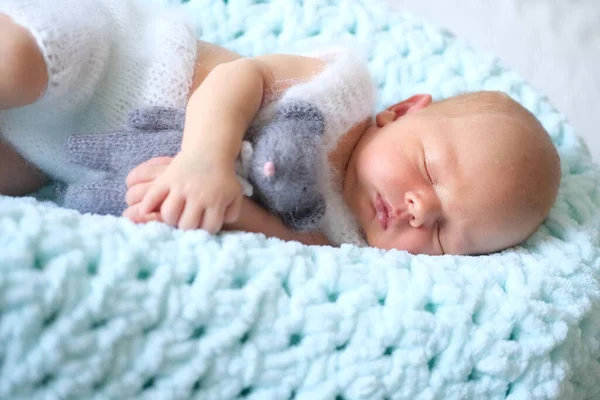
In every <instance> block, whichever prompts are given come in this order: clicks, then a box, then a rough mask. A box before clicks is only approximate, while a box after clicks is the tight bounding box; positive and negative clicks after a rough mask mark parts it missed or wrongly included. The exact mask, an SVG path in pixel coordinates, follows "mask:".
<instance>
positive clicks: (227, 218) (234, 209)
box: [223, 196, 243, 224]
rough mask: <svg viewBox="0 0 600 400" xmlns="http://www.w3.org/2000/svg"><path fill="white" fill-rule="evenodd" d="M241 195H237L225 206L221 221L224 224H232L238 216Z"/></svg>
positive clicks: (240, 206)
mask: <svg viewBox="0 0 600 400" xmlns="http://www.w3.org/2000/svg"><path fill="white" fill-rule="evenodd" d="M242 199H243V197H242V196H237V197H236V198H235V199H234V200H233V202H232V203H231V204H230V205H229V206H228V207H227V210H226V211H225V215H224V216H223V222H224V223H226V224H233V223H234V222H235V221H237V220H238V218H239V217H240V210H241V208H242Z"/></svg>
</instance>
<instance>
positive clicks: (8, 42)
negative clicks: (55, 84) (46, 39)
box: [0, 13, 48, 110]
mask: <svg viewBox="0 0 600 400" xmlns="http://www.w3.org/2000/svg"><path fill="white" fill-rule="evenodd" d="M47 83H48V72H47V70H46V62H45V61H44V56H43V55H42V52H41V51H40V48H39V47H38V45H37V42H36V41H35V39H34V37H33V36H32V35H31V33H30V32H29V31H28V30H27V29H25V28H23V27H22V26H21V25H18V24H16V23H14V22H13V21H12V20H11V19H10V18H9V17H7V16H6V15H4V14H1V13H0V110H1V109H8V108H14V107H21V106H25V105H28V104H31V103H33V102H35V101H36V100H37V99H38V98H39V97H40V96H41V95H42V92H43V91H44V89H45V87H46V85H47Z"/></svg>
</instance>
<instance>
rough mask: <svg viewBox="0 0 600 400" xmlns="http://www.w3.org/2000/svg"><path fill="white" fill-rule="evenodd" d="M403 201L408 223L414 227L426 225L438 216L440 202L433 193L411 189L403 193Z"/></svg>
mask: <svg viewBox="0 0 600 400" xmlns="http://www.w3.org/2000/svg"><path fill="white" fill-rule="evenodd" d="M404 201H405V203H406V207H407V210H408V218H409V223H410V225H411V226H412V227H414V228H419V227H421V226H423V225H427V224H429V223H431V222H433V221H435V220H437V219H438V218H439V216H440V211H441V208H440V203H439V201H438V200H437V197H436V196H435V195H433V194H429V193H423V192H418V191H411V192H407V193H406V194H405V195H404Z"/></svg>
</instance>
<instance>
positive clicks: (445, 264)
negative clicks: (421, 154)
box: [0, 0, 600, 400]
mask: <svg viewBox="0 0 600 400" xmlns="http://www.w3.org/2000/svg"><path fill="white" fill-rule="evenodd" d="M148 1H150V0H148ZM153 2H155V3H164V4H169V3H173V1H170V0H153ZM183 7H184V10H185V14H186V15H187V16H188V18H189V20H190V21H191V23H192V24H194V26H195V27H196V28H197V32H198V36H199V37H200V38H202V39H204V40H207V41H210V42H214V43H217V44H222V45H225V46H227V47H229V48H231V49H233V50H236V51H239V52H241V53H243V54H246V55H254V54H261V53H274V52H285V51H291V50H292V49H294V50H295V49H298V48H305V49H311V48H315V47H316V46H317V44H319V43H320V44H322V43H335V44H338V45H339V44H346V45H348V44H351V45H352V46H353V47H354V48H356V49H357V50H359V51H363V52H364V53H365V54H366V55H367V56H368V59H369V67H370V69H371V72H372V74H373V76H374V79H375V82H376V83H377V85H378V87H379V94H380V99H379V105H380V106H384V105H387V104H392V103H394V102H396V101H398V100H399V99H401V98H405V97H408V96H409V95H411V94H414V93H417V92H429V93H432V94H433V95H434V97H435V98H438V99H439V98H443V97H447V96H450V95H453V94H456V93H459V92H462V91H467V90H478V89H489V90H503V91H505V92H507V93H508V94H509V95H511V96H512V97H513V98H515V99H516V100H518V101H520V102H521V103H522V104H523V105H525V106H526V107H527V108H529V109H530V110H531V111H532V112H534V113H535V114H536V115H537V116H538V118H539V119H540V120H541V121H542V123H543V124H544V126H545V127H546V128H547V129H548V131H549V133H550V135H551V136H552V139H553V141H554V143H555V144H556V146H557V148H558V149H559V151H560V153H561V157H562V168H563V181H562V185H561V189H560V193H559V198H558V201H557V204H556V206H555V207H554V208H553V210H552V211H551V213H550V216H549V218H548V220H547V221H546V222H545V224H544V225H543V226H542V227H541V228H540V230H539V231H538V232H537V233H536V234H535V235H534V236H533V237H532V238H531V239H530V240H529V241H528V242H527V243H525V244H524V245H523V246H519V247H517V248H514V249H509V250H506V251H504V252H502V253H500V254H494V255H490V256H485V257H451V256H444V257H428V256H411V255H408V254H406V253H404V252H398V251H390V252H385V251H381V250H377V249H358V248H355V247H352V246H342V247H341V248H339V249H334V248H327V247H306V246H302V245H300V244H298V243H284V242H281V241H279V240H275V239H270V240H268V239H265V238H264V237H263V236H262V235H255V234H243V233H230V234H224V235H220V236H211V235H208V234H207V233H206V232H203V231H195V232H181V231H177V230H174V229H171V228H168V227H166V226H164V225H161V224H156V223H154V224H149V225H144V226H136V225H134V224H132V223H130V222H128V221H126V220H124V219H119V218H113V217H100V216H92V215H80V214H77V213H75V212H73V211H69V210H62V209H59V208H57V207H55V206H53V205H51V204H46V203H41V202H37V201H35V200H33V199H14V198H8V197H0V249H2V250H1V251H0V398H3V399H8V398H11V399H12V398H23V399H25V398H26V399H38V398H39V399H41V398H44V399H46V398H72V399H81V398H96V399H123V398H142V399H188V398H197V399H203V400H204V399H218V400H223V399H238V398H248V399H292V398H293V399H297V400H302V399H310V400H315V399H346V400H350V399H391V398H394V399H487V398H509V399H525V398H535V399H597V398H599V396H600V383H599V382H600V364H599V360H600V284H599V277H600V270H599V269H600V257H599V248H600V240H599V239H600V234H599V232H598V226H600V194H599V190H600V189H599V188H600V170H599V168H598V167H597V166H596V165H594V164H593V163H592V161H591V159H590V156H589V154H588V152H587V150H586V148H585V146H584V145H583V143H582V142H581V140H580V139H578V138H577V136H576V135H575V134H574V133H573V131H572V128H571V125H570V124H569V123H568V122H567V121H566V120H565V118H564V117H563V116H562V115H561V114H560V113H559V112H557V111H556V110H555V109H554V108H553V107H552V105H551V104H549V102H548V101H547V99H546V98H545V97H543V96H541V95H540V94H538V92H537V91H536V90H534V89H533V88H532V87H531V86H530V85H529V84H527V83H526V82H524V81H523V79H522V78H521V77H520V76H519V75H518V74H517V73H516V72H514V71H512V70H510V69H508V68H506V67H504V66H503V65H502V63H501V62H499V61H498V59H496V58H495V57H494V56H493V55H490V54H487V53H482V52H478V51H475V50H473V49H471V48H469V47H468V46H466V45H465V44H464V43H463V42H462V41H461V40H459V39H456V38H454V37H453V36H452V35H450V34H449V33H447V32H445V31H443V30H440V29H438V28H436V27H435V26H432V25H431V24H429V23H427V22H425V21H423V20H421V19H419V18H417V17H414V16H412V15H409V14H402V13H395V12H390V11H389V10H388V9H387V7H386V6H385V5H384V4H383V3H376V2H372V1H370V0H369V1H367V0H364V1H360V0H271V1H267V0H262V1H259V0H229V1H216V0H215V1H209V0H190V1H187V2H185V5H184V6H183Z"/></svg>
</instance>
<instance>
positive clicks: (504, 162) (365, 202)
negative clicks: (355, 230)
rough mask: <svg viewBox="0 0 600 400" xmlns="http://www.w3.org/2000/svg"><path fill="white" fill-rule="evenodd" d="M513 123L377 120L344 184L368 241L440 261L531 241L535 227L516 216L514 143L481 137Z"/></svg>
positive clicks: (482, 119)
mask: <svg viewBox="0 0 600 400" xmlns="http://www.w3.org/2000/svg"><path fill="white" fill-rule="evenodd" d="M506 122H507V121H505V120H503V119H502V118H500V117H494V116H482V117H475V118H472V119H470V120H468V121H457V120H455V119H450V118H445V117H433V116H419V115H418V114H413V115H406V116H404V117H403V118H399V119H397V120H394V121H384V122H381V121H380V119H379V118H378V120H377V123H376V124H375V125H374V126H371V127H370V128H369V129H368V130H367V131H366V132H365V133H364V135H363V137H362V138H361V140H360V142H359V143H358V144H357V146H356V148H355V150H354V152H353V154H352V156H351V159H350V163H349V165H348V169H347V172H346V176H345V180H344V197H345V200H346V202H347V204H348V205H349V207H350V209H351V210H352V212H353V213H354V215H355V216H356V218H357V220H358V222H359V224H360V226H361V228H362V231H363V233H364V235H365V237H366V239H367V242H368V243H369V244H370V245H371V246H375V247H379V248H383V249H399V250H407V251H409V252H411V253H413V254H431V255H441V254H484V253H490V252H494V251H498V250H501V249H503V248H506V247H510V246H512V245H515V244H517V243H519V242H521V241H522V240H524V239H525V238H526V237H527V236H528V235H529V234H530V233H531V221H527V218H523V215H522V213H519V212H516V211H515V210H516V209H517V208H519V207H518V206H517V205H516V203H515V201H514V199H513V198H514V197H515V191H514V190H513V189H514V187H515V176H517V175H518V171H516V170H515V169H516V168H517V167H516V166H515V165H514V163H511V156H510V154H511V151H510V149H511V148H512V147H514V145H515V144H511V143H504V144H502V143H497V142H496V140H495V139H491V138H497V137H500V136H499V135H493V134H492V135H487V134H481V132H492V131H495V132H497V131H498V130H499V129H504V128H503V126H505V125H506ZM516 184H518V182H517V183H516Z"/></svg>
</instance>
